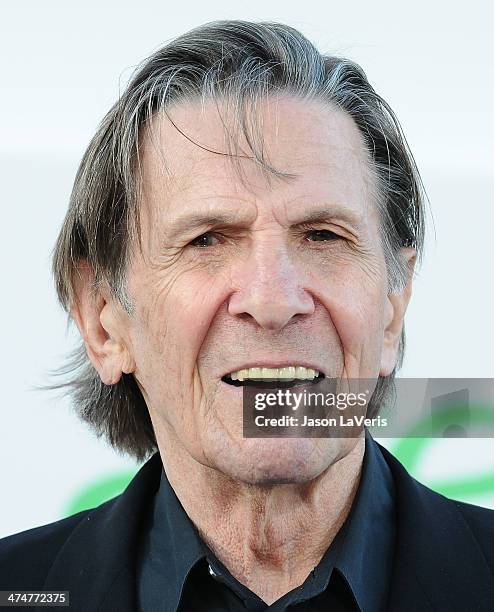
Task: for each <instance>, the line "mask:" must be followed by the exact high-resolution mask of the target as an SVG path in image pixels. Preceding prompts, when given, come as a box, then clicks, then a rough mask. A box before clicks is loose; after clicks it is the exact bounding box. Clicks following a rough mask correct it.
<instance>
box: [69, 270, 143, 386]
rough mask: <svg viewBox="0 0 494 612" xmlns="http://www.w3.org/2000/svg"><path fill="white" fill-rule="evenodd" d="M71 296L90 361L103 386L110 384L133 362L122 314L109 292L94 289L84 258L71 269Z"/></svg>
mask: <svg viewBox="0 0 494 612" xmlns="http://www.w3.org/2000/svg"><path fill="white" fill-rule="evenodd" d="M74 281H75V282H74V284H75V297H74V301H73V303H72V305H71V308H70V313H71V315H72V318H73V319H74V321H75V323H76V325H77V327H78V329H79V332H80V334H81V336H82V338H83V340H84V344H85V345H86V350H87V354H88V357H89V359H90V360H91V363H92V364H93V366H94V367H95V368H96V370H97V371H98V374H99V376H100V378H101V381H102V382H103V383H104V384H105V385H114V384H115V383H117V382H118V381H119V380H120V377H121V376H122V373H123V372H125V373H127V374H130V373H131V372H133V371H134V370H135V363H134V360H133V358H132V355H131V352H130V350H129V347H130V343H129V342H128V341H126V338H127V336H128V334H127V333H126V332H127V329H126V315H125V313H123V309H122V308H121V307H120V305H119V304H115V302H114V300H112V299H110V295H109V291H105V290H104V289H103V288H98V289H96V288H94V287H93V282H94V272H93V270H92V267H91V265H90V264H89V263H88V262H87V261H86V260H81V261H80V262H79V263H78V267H77V270H76V271H75V278H74Z"/></svg>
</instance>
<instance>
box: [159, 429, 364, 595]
mask: <svg viewBox="0 0 494 612" xmlns="http://www.w3.org/2000/svg"><path fill="white" fill-rule="evenodd" d="M167 438H168V436H167ZM174 442H175V443H174ZM158 446H159V448H160V454H161V457H162V459H163V464H164V468H165V471H166V474H167V477H168V480H169V482H170V484H171V486H172V487H173V489H174V491H175V493H176V495H177V497H178V498H179V500H180V502H181V504H182V506H183V507H184V509H185V511H186V513H187V515H188V516H189V518H190V519H191V520H192V522H193V523H194V525H195V526H196V528H197V529H198V531H199V533H200V535H201V537H202V539H203V540H204V541H205V542H206V544H207V545H208V546H209V548H211V550H212V551H213V552H214V554H215V555H216V556H217V558H218V559H219V560H220V561H221V562H222V563H223V565H225V566H226V567H227V568H228V569H229V571H230V572H231V574H232V575H233V576H234V577H235V578H236V579H237V580H238V581H239V582H241V583H242V584H244V585H245V586H247V587H248V588H249V589H250V590H251V591H253V592H254V593H256V594H257V595H258V596H259V597H261V599H263V601H265V602H266V603H268V604H270V603H273V602H274V601H276V600H277V599H279V598H280V597H281V596H282V595H283V594H285V593H287V592H289V591H290V590H292V589H294V588H296V587H297V586H299V585H301V584H302V583H303V582H304V581H305V579H306V578H307V576H308V575H309V573H310V572H311V571H312V570H313V569H314V567H316V566H317V564H318V563H319V561H320V560H321V558H322V556H323V555H324V553H325V552H326V550H327V548H328V547H329V546H330V544H331V542H332V541H333V539H334V538H335V536H336V534H337V533H338V531H339V530H340V528H341V526H342V525H343V523H344V522H345V519H346V518H347V516H348V513H349V511H350V508H351V505H352V502H353V499H354V497H355V494H356V491H357V488H358V484H359V480H360V473H361V468H362V460H363V455H364V449H365V439H364V438H360V439H359V440H358V441H357V443H356V444H355V446H354V448H353V449H352V450H351V451H350V452H349V453H348V454H347V455H346V456H345V457H343V458H341V459H339V460H338V461H336V462H335V463H333V464H332V465H330V466H329V467H328V468H327V469H326V470H325V471H324V472H322V473H321V474H320V475H319V476H317V477H316V478H315V479H313V480H311V481H309V482H307V483H302V484H300V483H297V484H279V485H269V486H264V485H252V484H246V483H244V482H239V481H238V480H233V479H232V478H230V477H229V476H227V475H225V474H223V473H221V472H219V471H218V470H215V469H212V468H210V467H207V466H204V465H202V464H201V463H198V462H197V461H196V460H195V459H193V458H192V457H191V456H190V454H188V453H187V452H186V451H185V449H183V447H182V446H181V445H179V444H178V442H177V441H176V440H175V441H173V440H172V439H166V440H164V439H163V440H158ZM205 500H207V502H205Z"/></svg>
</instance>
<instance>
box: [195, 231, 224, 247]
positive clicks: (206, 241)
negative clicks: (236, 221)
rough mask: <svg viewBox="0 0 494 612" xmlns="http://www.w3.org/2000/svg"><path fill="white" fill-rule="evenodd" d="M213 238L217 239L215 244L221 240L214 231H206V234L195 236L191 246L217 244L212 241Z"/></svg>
mask: <svg viewBox="0 0 494 612" xmlns="http://www.w3.org/2000/svg"><path fill="white" fill-rule="evenodd" d="M212 240H216V241H217V242H216V243H215V244H217V243H219V240H218V239H217V238H216V236H215V234H214V233H213V232H205V233H204V234H201V235H200V236H197V238H194V240H191V241H190V242H189V246H194V247H210V246H215V244H213V243H212Z"/></svg>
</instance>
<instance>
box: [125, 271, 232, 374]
mask: <svg viewBox="0 0 494 612" xmlns="http://www.w3.org/2000/svg"><path fill="white" fill-rule="evenodd" d="M150 287H151V288H152V289H151V290H150ZM139 292H140V293H139V294H140V295H141V296H144V295H149V296H150V297H149V299H148V300H146V301H145V302H141V308H140V310H139V313H138V326H137V331H136V340H137V342H136V348H137V350H138V352H139V353H140V357H141V360H140V361H141V363H142V362H144V363H146V362H147V365H148V367H147V369H148V370H154V374H156V365H158V367H160V362H161V363H163V361H164V362H166V363H167V364H168V367H167V378H168V377H169V376H170V375H172V377H173V379H174V380H176V381H177V382H178V384H180V385H182V383H184V382H187V381H189V380H190V378H191V377H192V375H193V373H194V368H195V365H196V360H197V354H198V352H199V349H200V347H201V344H202V343H203V341H204V338H205V336H206V335H207V333H208V330H209V328H210V326H211V322H212V320H213V318H214V317H215V315H216V313H217V311H218V309H219V308H220V306H221V304H222V303H223V302H224V301H225V299H226V298H227V295H228V289H227V283H226V282H224V277H223V275H217V276H215V277H213V276H211V275H210V274H208V273H206V272H205V271H203V270H191V271H188V272H182V273H181V274H179V275H176V277H175V278H174V279H173V280H171V279H170V278H163V279H156V278H154V279H152V280H151V279H148V280H147V281H146V282H143V284H142V285H141V287H140V288H139ZM169 382H170V379H169V380H168V381H167V383H169Z"/></svg>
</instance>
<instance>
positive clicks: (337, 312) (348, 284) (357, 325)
mask: <svg viewBox="0 0 494 612" xmlns="http://www.w3.org/2000/svg"><path fill="white" fill-rule="evenodd" d="M330 278H331V280H330V281H329V282H326V283H325V287H324V290H323V291H322V293H321V298H320V299H321V301H322V302H323V304H324V306H325V307H326V309H327V311H328V313H329V315H330V317H331V320H332V322H333V325H334V328H335V330H336V333H337V335H338V337H339V340H340V343H341V349H342V351H343V359H344V367H345V371H346V373H347V375H350V376H352V377H356V378H357V377H360V378H367V377H369V378H371V377H373V376H374V372H375V370H376V368H378V363H379V361H380V355H381V349H382V337H383V326H384V323H383V317H384V303H385V295H384V292H383V286H384V285H383V283H382V282H380V281H379V280H378V279H377V278H374V279H370V278H369V276H368V275H366V274H365V275H363V274H359V273H358V271H355V270H353V271H350V270H348V271H347V273H346V274H338V273H336V272H335V273H334V274H333V275H332V276H331V277H330Z"/></svg>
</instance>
